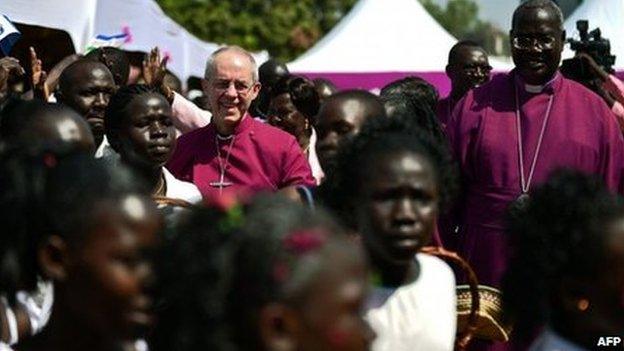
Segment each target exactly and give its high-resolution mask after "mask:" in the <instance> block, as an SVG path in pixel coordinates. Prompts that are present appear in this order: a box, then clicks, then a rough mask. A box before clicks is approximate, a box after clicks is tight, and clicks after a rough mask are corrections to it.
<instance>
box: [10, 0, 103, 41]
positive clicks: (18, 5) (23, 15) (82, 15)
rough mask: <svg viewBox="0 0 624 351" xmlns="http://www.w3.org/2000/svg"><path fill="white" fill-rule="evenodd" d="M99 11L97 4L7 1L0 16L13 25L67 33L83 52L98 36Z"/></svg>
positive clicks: (92, 0)
mask: <svg viewBox="0 0 624 351" xmlns="http://www.w3.org/2000/svg"><path fill="white" fill-rule="evenodd" d="M96 7H97V0H55V1H49V0H47V1H46V0H10V1H6V0H5V1H0V14H3V15H6V16H8V17H9V19H10V20H11V21H12V22H19V23H24V24H28V25H35V26H42V27H47V28H54V29H60V30H63V31H65V32H67V33H68V34H69V36H70V37H71V39H72V42H73V44H74V48H76V50H81V49H82V48H85V47H86V46H87V44H88V42H89V40H90V39H91V38H92V37H93V36H94V33H95V18H96Z"/></svg>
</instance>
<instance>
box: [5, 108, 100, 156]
mask: <svg viewBox="0 0 624 351" xmlns="http://www.w3.org/2000/svg"><path fill="white" fill-rule="evenodd" d="M0 134H1V136H2V138H3V139H5V140H9V141H10V142H17V143H34V144H44V145H49V144H56V145H58V144H68V145H72V146H76V147H78V148H80V149H82V150H85V151H88V152H92V153H93V152H95V142H94V139H93V134H92V133H91V130H90V128H89V125H88V124H87V122H86V121H85V120H84V119H83V118H82V117H81V116H80V115H79V114H78V113H76V112H75V111H74V110H73V109H71V108H69V107H67V106H63V105H57V104H50V103H46V102H42V101H38V100H31V101H24V102H21V103H20V104H19V105H18V106H16V107H15V108H13V109H12V110H11V111H9V112H8V113H7V114H6V116H4V117H3V119H2V128H1V129H0Z"/></svg>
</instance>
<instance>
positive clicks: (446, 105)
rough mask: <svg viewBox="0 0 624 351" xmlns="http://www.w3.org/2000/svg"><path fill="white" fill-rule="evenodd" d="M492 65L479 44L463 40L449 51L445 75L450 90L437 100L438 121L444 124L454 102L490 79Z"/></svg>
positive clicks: (449, 116)
mask: <svg viewBox="0 0 624 351" xmlns="http://www.w3.org/2000/svg"><path fill="white" fill-rule="evenodd" d="M491 70H492V66H490V62H489V60H488V55H487V53H486V52H485V50H484V49H483V48H482V47H481V46H479V44H477V43H475V42H473V41H470V40H463V41H460V42H458V43H456V44H455V45H453V47H452V48H451V50H450V51H449V57H448V64H447V65H446V75H447V76H448V77H449V79H450V80H451V92H450V93H449V95H448V96H447V97H445V98H444V99H440V100H439V101H438V106H437V115H438V119H439V120H440V123H441V124H442V125H443V126H446V123H448V120H449V118H451V113H452V112H453V108H454V107H455V104H457V102H459V100H461V98H463V97H464V95H466V93H467V92H468V91H469V90H470V89H473V88H476V87H479V86H481V85H483V84H485V83H487V82H488V81H489V80H490V71H491Z"/></svg>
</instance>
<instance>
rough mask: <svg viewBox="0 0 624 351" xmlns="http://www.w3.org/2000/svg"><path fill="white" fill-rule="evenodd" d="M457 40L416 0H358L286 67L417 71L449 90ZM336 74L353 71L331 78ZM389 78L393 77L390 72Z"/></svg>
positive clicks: (314, 71)
mask: <svg viewBox="0 0 624 351" xmlns="http://www.w3.org/2000/svg"><path fill="white" fill-rule="evenodd" d="M456 42H457V40H456V39H455V38H454V37H453V36H451V35H450V34H449V33H448V32H447V31H446V30H445V29H444V28H442V26H440V24H438V22H436V20H435V19H433V17H431V15H430V14H429V13H428V12H427V10H426V9H425V8H424V7H423V6H422V5H421V4H420V2H419V1H418V0H360V1H359V2H358V3H357V4H356V5H355V6H354V7H353V9H352V10H351V11H350V12H349V13H348V14H347V15H346V16H345V17H344V18H343V19H342V20H341V21H340V22H339V23H338V25H336V27H335V28H333V29H332V30H331V31H330V32H329V33H328V34H327V35H326V36H325V37H324V38H322V39H321V40H320V41H319V42H318V43H316V45H314V47H312V48H311V49H310V50H308V51H307V52H306V53H304V54H303V55H302V56H301V57H299V58H297V59H296V60H295V61H293V62H291V63H289V64H288V67H289V69H290V70H291V71H293V72H298V73H303V74H307V75H309V76H316V75H320V74H324V76H327V77H330V79H334V80H336V79H337V80H341V79H342V78H345V79H356V80H357V77H356V76H357V75H358V74H359V75H360V76H361V75H362V74H367V73H368V74H371V73H377V74H379V73H389V72H393V73H399V72H401V73H404V74H406V73H413V74H419V75H421V76H423V77H425V78H426V79H428V80H430V81H431V82H432V83H433V84H435V85H436V86H438V88H439V89H441V90H445V89H448V82H446V83H445V81H446V77H445V75H444V70H445V66H446V63H447V59H448V52H449V50H450V49H451V47H452V46H453V45H454V44H455V43H456ZM490 64H491V65H492V66H493V67H494V69H496V70H508V69H510V68H511V65H510V64H507V63H503V62H500V61H498V60H494V59H492V60H491V62H490ZM336 73H338V74H345V73H348V74H351V75H350V76H349V77H336V76H333V77H332V74H336ZM423 73H425V74H423ZM426 73H429V74H426ZM434 74H435V75H434ZM378 77H379V75H378ZM375 78H376V77H370V79H372V80H374V79H375ZM386 78H387V79H391V78H393V77H390V76H388V75H387V74H386ZM370 79H369V80H370ZM382 80H384V79H382ZM382 80H380V81H382ZM338 84H339V86H340V85H341V84H340V82H338ZM358 84H359V83H358ZM441 86H442V87H441ZM343 87H344V84H343ZM360 87H363V88H369V89H370V88H372V87H370V86H360Z"/></svg>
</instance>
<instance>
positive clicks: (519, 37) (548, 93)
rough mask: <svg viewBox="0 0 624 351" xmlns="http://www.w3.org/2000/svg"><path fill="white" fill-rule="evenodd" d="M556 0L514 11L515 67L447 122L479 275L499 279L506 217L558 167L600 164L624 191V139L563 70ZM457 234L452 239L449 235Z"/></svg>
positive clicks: (462, 238)
mask: <svg viewBox="0 0 624 351" xmlns="http://www.w3.org/2000/svg"><path fill="white" fill-rule="evenodd" d="M562 22H563V16H562V14H561V10H560V9H559V8H558V7H557V5H556V4H555V3H553V2H552V1H550V0H529V1H527V2H524V3H523V4H521V5H520V6H519V7H518V8H517V9H516V11H515V12H514V15H513V21H512V30H511V32H510V40H511V46H512V56H513V61H514V63H515V66H516V68H515V69H514V70H513V71H511V72H510V73H509V74H504V75H497V76H495V77H493V78H492V80H491V81H490V82H489V83H486V84H485V85H482V86H481V87H478V88H476V89H473V90H471V91H469V92H468V93H467V95H466V96H465V97H464V98H463V99H462V100H461V101H460V102H459V103H458V106H457V107H456V108H455V109H454V111H453V115H452V116H451V119H450V120H449V122H448V124H447V134H448V137H449V141H450V144H451V148H452V151H453V153H454V155H455V157H456V159H457V161H458V162H459V165H460V168H461V171H462V176H463V180H464V184H465V186H464V187H463V191H464V194H463V197H462V200H461V202H460V203H459V207H460V215H459V216H458V217H459V218H457V222H456V224H457V225H458V226H459V231H458V232H457V233H444V234H446V235H444V236H445V237H443V240H444V242H445V243H446V240H455V242H456V245H457V246H456V247H457V250H458V251H459V253H460V254H461V255H462V256H463V257H464V258H466V259H467V260H468V261H469V263H470V264H471V265H472V266H473V268H474V269H475V271H476V273H477V276H478V278H479V282H480V283H483V284H486V285H491V286H495V287H499V286H500V282H501V278H502V275H503V272H504V270H505V267H506V262H507V258H508V255H509V253H510V250H509V247H508V243H507V237H506V234H505V217H506V213H507V210H508V208H509V207H510V205H512V204H513V205H514V207H516V208H521V207H522V206H524V205H525V204H526V203H528V201H530V194H531V191H532V190H533V189H534V188H535V186H537V185H539V184H541V183H543V182H544V181H545V180H546V178H547V177H548V176H549V175H550V174H551V173H552V172H553V171H554V170H555V169H558V168H562V167H566V168H572V169H576V170H580V171H583V172H586V173H588V174H594V175H595V176H596V177H599V178H601V179H603V180H604V182H605V183H606V185H607V186H608V187H609V188H610V189H611V190H613V191H621V190H622V189H621V179H622V169H623V162H624V141H623V140H622V134H621V133H620V131H619V128H618V125H617V122H616V120H615V117H614V115H613V114H612V113H611V111H610V110H609V107H608V106H607V105H606V104H605V103H604V101H602V100H601V99H600V97H598V96H597V95H596V94H594V93H593V92H591V91H589V90H588V89H586V88H585V87H583V86H582V85H580V84H578V83H576V82H573V81H571V80H568V79H565V78H564V77H562V75H561V74H560V73H559V72H558V67H559V61H560V59H561V51H562V49H563V44H564V39H565V31H564V30H563V23H562ZM449 238H450V239H449Z"/></svg>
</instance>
